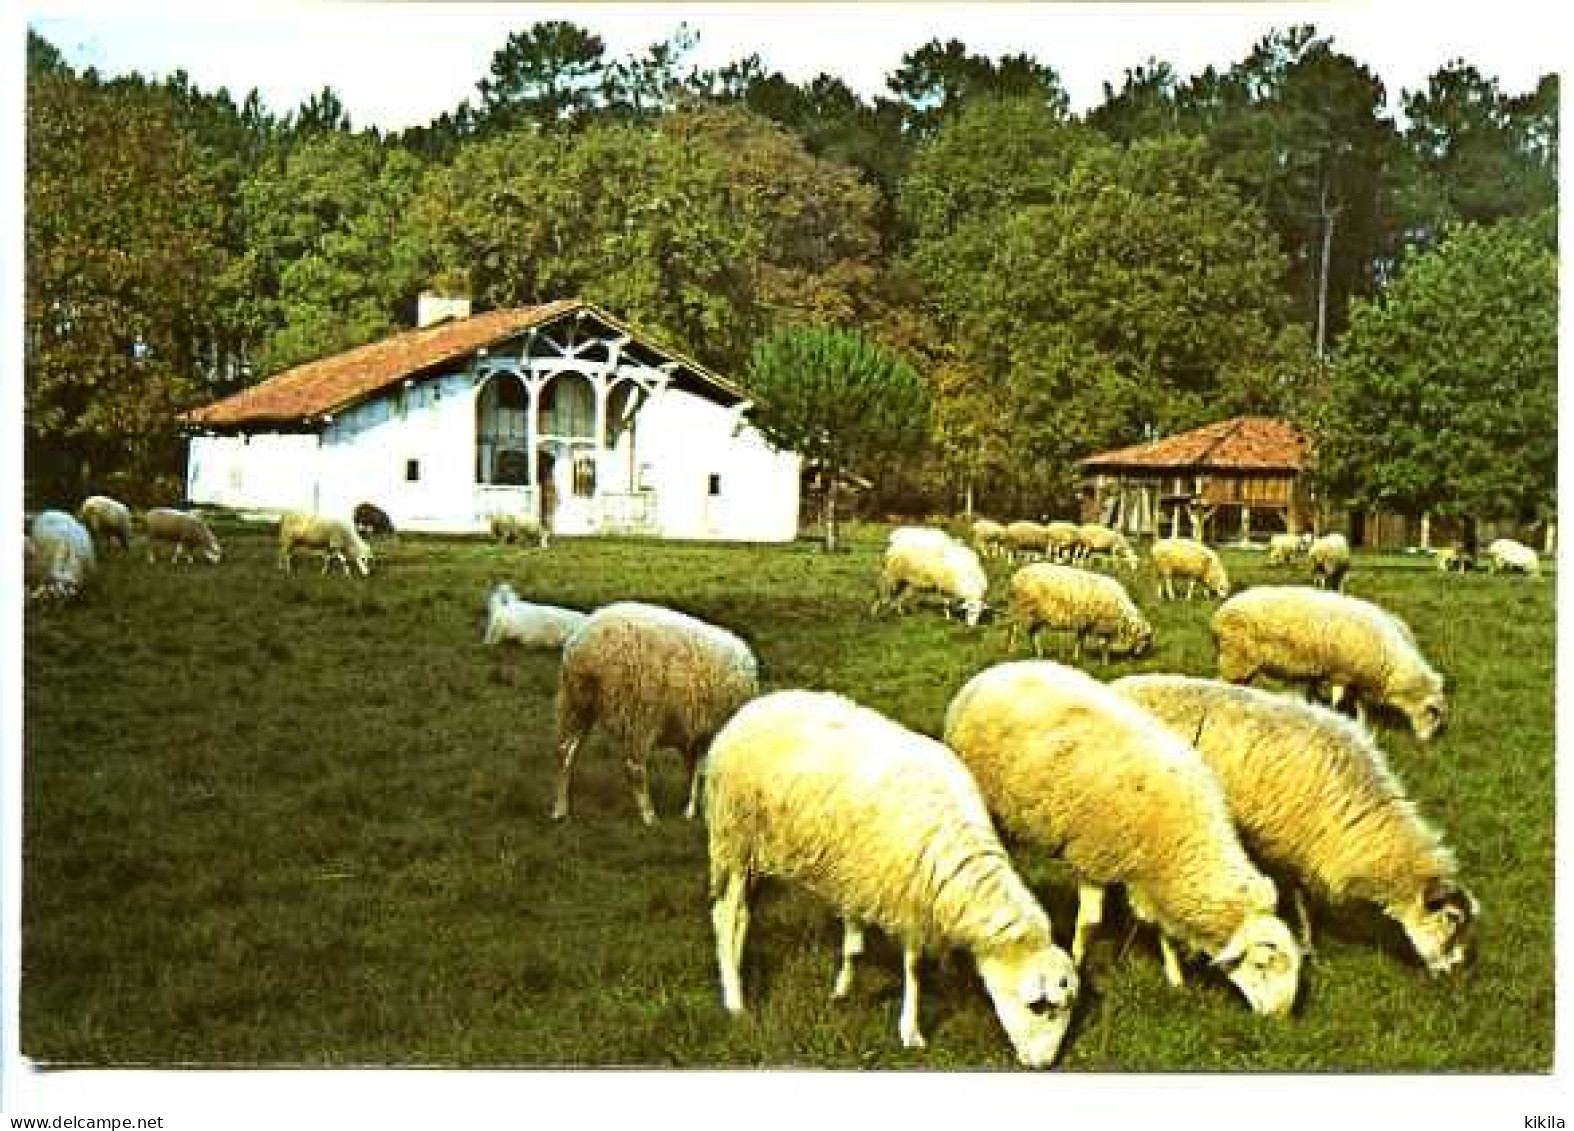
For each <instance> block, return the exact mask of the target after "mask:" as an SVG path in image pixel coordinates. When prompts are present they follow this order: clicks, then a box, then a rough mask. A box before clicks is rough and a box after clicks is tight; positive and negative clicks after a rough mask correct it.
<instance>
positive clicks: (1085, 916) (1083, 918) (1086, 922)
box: [1071, 884, 1104, 968]
mask: <svg viewBox="0 0 1574 1131" xmlns="http://www.w3.org/2000/svg"><path fill="white" fill-rule="evenodd" d="M1103 921H1104V888H1103V887H1102V886H1101V885H1099V884H1078V885H1077V926H1076V930H1075V931H1074V932H1073V934H1072V937H1071V962H1072V964H1073V965H1074V966H1077V967H1078V968H1080V967H1081V966H1082V958H1083V956H1084V955H1085V954H1087V952H1088V939H1089V938H1090V937H1092V935H1093V929H1094V928H1095V927H1097V926H1098V925H1099V924H1100V923H1102V922H1103Z"/></svg>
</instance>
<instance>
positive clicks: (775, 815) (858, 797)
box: [705, 691, 1077, 1068]
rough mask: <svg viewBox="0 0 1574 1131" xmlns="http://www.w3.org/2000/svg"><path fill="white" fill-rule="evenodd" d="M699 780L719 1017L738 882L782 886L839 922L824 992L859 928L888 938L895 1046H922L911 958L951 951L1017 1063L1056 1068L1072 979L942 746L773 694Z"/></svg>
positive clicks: (718, 744)
mask: <svg viewBox="0 0 1574 1131" xmlns="http://www.w3.org/2000/svg"><path fill="white" fill-rule="evenodd" d="M706 774H707V779H708V782H707V793H706V799H705V816H706V823H707V825H708V827H709V840H710V890H711V898H712V900H713V903H712V907H711V921H712V925H713V926H714V928H715V932H716V957H717V961H718V964H719V965H720V967H721V984H722V1001H723V1003H724V1004H725V1006H726V1008H727V1009H728V1011H729V1012H731V1013H734V1014H738V1013H741V1012H742V1011H743V982H742V973H741V967H742V961H743V945H744V939H745V936H746V934H747V932H748V926H749V905H748V895H749V888H750V885H751V884H752V883H753V882H754V881H755V880H757V879H760V878H763V877H780V878H782V879H787V880H791V881H795V882H796V883H798V884H801V885H802V886H803V887H804V888H806V889H807V890H808V891H809V892H811V893H812V894H814V895H815V896H817V897H818V898H820V899H823V900H824V901H826V902H827V903H829V904H830V905H831V906H832V907H834V908H835V909H836V912H837V914H838V915H839V916H840V917H841V919H842V921H843V949H842V963H841V968H840V970H839V972H838V974H837V977H836V982H835V986H834V989H833V990H832V996H833V997H834V998H844V997H846V996H847V995H848V993H849V991H850V990H851V989H852V980H853V960H854V958H856V957H857V956H858V955H859V954H861V953H862V951H863V929H864V927H865V926H866V925H873V926H875V927H878V928H880V929H881V930H882V931H885V932H886V933H888V934H890V935H891V936H892V937H893V938H894V939H896V940H897V941H898V942H899V943H900V944H901V946H902V951H903V964H902V965H903V990H902V1011H901V1018H900V1022H899V1025H898V1032H899V1034H900V1036H901V1039H902V1043H903V1045H905V1046H907V1047H908V1048H922V1047H923V1046H924V1038H923V1034H922V1032H921V1030H920V1028H919V1021H918V959H919V956H920V955H921V954H922V953H923V952H924V951H925V950H929V949H941V950H943V949H946V948H951V947H962V948H965V949H967V950H968V951H970V952H971V954H972V956H973V960H974V962H975V963H976V964H977V967H978V972H979V975H980V976H981V977H982V979H983V982H984V985H985V987H986V989H987V990H988V991H989V996H990V998H991V999H992V1000H993V1002H994V1006H995V1013H996V1015H997V1016H998V1017H999V1018H1000V1023H1001V1025H1002V1026H1003V1027H1004V1028H1005V1030H1006V1033H1007V1035H1008V1036H1009V1037H1010V1039H1011V1043H1012V1046H1013V1047H1014V1048H1015V1050H1016V1055H1017V1058H1018V1060H1019V1061H1020V1062H1021V1063H1023V1064H1025V1065H1027V1066H1029V1067H1033V1068H1041V1067H1047V1066H1048V1065H1049V1064H1050V1063H1052V1062H1053V1061H1054V1059H1055V1056H1056V1054H1057V1052H1058V1051H1059V1049H1060V1045H1061V1041H1062V1040H1063V1039H1064V1037H1065V1034H1066V1029H1067V1027H1068V1025H1069V1023H1070V1020H1071V1011H1072V1003H1073V1001H1074V1000H1075V997H1076V992H1077V975H1076V970H1075V967H1074V966H1073V964H1072V962H1071V959H1070V958H1068V957H1067V955H1066V953H1065V952H1064V951H1062V950H1061V949H1059V948H1058V947H1056V946H1055V945H1054V941H1053V939H1052V938H1051V935H1050V923H1049V918H1048V916H1047V915H1045V913H1044V911H1043V909H1042V907H1040V906H1039V903H1038V901H1037V900H1036V899H1034V897H1033V894H1032V892H1030V891H1029V890H1028V888H1027V886H1026V885H1025V884H1024V883H1023V882H1022V880H1021V879H1020V878H1019V877H1018V875H1017V873H1016V872H1015V870H1014V869H1013V868H1012V866H1011V861H1010V859H1009V857H1008V856H1007V855H1006V852H1005V849H1004V848H1002V847H1001V844H1000V840H999V838H998V837H997V836H996V834H995V830H994V827H993V825H992V824H991V823H990V820H989V813H988V811H987V810H986V809H985V807H984V802H983V799H982V798H981V797H980V796H979V793H978V788H977V787H976V786H975V785H974V784H973V781H972V778H971V777H969V775H968V772H967V770H966V769H965V768H963V766H962V765H961V763H960V762H958V761H957V759H956V756H955V755H954V754H952V753H951V751H949V750H947V749H946V748H945V747H944V746H942V745H941V744H940V743H938V742H936V741H934V740H933V739H931V738H926V737H924V736H923V735H920V734H915V733H914V732H913V731H910V730H907V729H906V728H904V727H901V726H898V725H897V724H896V723H894V722H892V721H890V720H889V719H887V718H885V717H884V716H882V715H879V714H877V713H876V712H874V711H871V710H868V709H866V708H863V707H860V706H858V705H856V704H855V703H853V702H851V701H850V700H847V699H844V698H842V697H841V696H839V695H833V694H830V693H827V692H809V691H779V692H776V693H774V694H771V695H767V696H764V697H763V698H760V699H757V700H755V701H754V702H752V703H750V704H748V705H747V706H745V707H744V708H743V709H742V710H740V711H739V712H738V713H737V715H735V716H734V717H733V719H732V720H731V721H730V722H729V723H728V724H727V725H726V726H725V727H724V728H722V731H721V733H720V734H718V735H717V736H716V741H715V743H714V744H713V745H712V747H711V752H710V756H709V759H708V768H707V771H706Z"/></svg>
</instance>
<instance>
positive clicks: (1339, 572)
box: [1306, 534, 1350, 590]
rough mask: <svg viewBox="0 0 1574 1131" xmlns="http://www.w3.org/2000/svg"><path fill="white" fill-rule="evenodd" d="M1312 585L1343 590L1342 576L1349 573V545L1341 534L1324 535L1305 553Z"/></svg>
mask: <svg viewBox="0 0 1574 1131" xmlns="http://www.w3.org/2000/svg"><path fill="white" fill-rule="evenodd" d="M1306 561H1307V564H1309V565H1310V566H1311V567H1312V581H1313V583H1314V584H1316V585H1318V586H1320V587H1323V588H1329V589H1337V590H1343V589H1344V575H1345V574H1346V573H1348V572H1349V571H1350V543H1349V542H1347V541H1346V540H1345V536H1344V535H1343V534H1324V535H1323V536H1322V537H1321V538H1319V539H1317V540H1316V541H1315V542H1313V543H1312V544H1311V546H1310V547H1309V548H1308V549H1307V551H1306Z"/></svg>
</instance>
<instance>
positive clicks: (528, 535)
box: [487, 514, 552, 549]
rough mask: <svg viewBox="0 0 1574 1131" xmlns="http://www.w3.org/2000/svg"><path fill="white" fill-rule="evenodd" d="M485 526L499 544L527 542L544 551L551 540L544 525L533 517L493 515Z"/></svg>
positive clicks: (549, 533) (549, 532)
mask: <svg viewBox="0 0 1574 1131" xmlns="http://www.w3.org/2000/svg"><path fill="white" fill-rule="evenodd" d="M487 526H488V528H489V529H490V530H491V532H492V537H493V538H496V539H497V540H498V541H499V542H506V543H509V544H512V543H514V542H524V541H527V540H528V541H532V542H534V543H535V544H536V545H537V546H540V547H541V548H543V549H545V548H546V546H547V544H548V543H549V542H551V540H552V537H551V531H549V530H548V529H547V525H546V523H544V522H542V521H541V520H540V519H539V518H537V517H536V516H535V515H524V514H494V515H492V516H491V517H490V518H489V519H488V520H487Z"/></svg>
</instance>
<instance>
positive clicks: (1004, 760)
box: [945, 660, 1301, 1016]
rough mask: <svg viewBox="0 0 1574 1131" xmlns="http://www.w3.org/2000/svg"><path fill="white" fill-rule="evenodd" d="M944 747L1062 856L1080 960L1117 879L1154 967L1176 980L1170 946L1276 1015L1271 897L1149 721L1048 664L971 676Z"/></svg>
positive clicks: (1025, 833)
mask: <svg viewBox="0 0 1574 1131" xmlns="http://www.w3.org/2000/svg"><path fill="white" fill-rule="evenodd" d="M945 741H946V744H947V745H949V746H950V747H951V748H952V749H953V750H955V751H956V752H957V754H958V755H960V756H961V759H962V761H963V762H964V763H966V764H967V767H968V769H970V770H971V771H972V772H973V777H974V779H975V780H976V781H977V782H978V787H979V790H980V791H981V792H982V793H983V795H984V800H985V802H987V803H988V805H989V808H990V811H991V812H992V813H994V814H995V816H996V818H997V819H998V820H999V821H1000V826H1001V828H1002V830H1003V831H1004V832H1006V833H1008V834H1011V835H1014V836H1017V837H1021V838H1022V839H1023V840H1024V841H1026V842H1028V843H1031V844H1034V845H1036V846H1038V847H1040V848H1044V849H1047V850H1048V851H1050V852H1053V853H1055V854H1057V855H1060V856H1063V857H1064V858H1065V860H1066V862H1067V863H1068V864H1069V865H1070V866H1071V868H1072V870H1073V871H1074V872H1075V873H1076V875H1077V881H1078V896H1077V926H1076V933H1075V935H1074V936H1073V945H1072V950H1071V957H1072V960H1073V961H1075V962H1077V963H1079V964H1080V962H1081V960H1082V956H1083V954H1084V952H1085V950H1086V947H1087V941H1088V938H1089V936H1090V934H1091V932H1092V930H1093V928H1094V927H1095V926H1097V925H1098V923H1099V922H1100V921H1101V919H1102V918H1103V902H1104V889H1105V888H1106V887H1108V886H1110V885H1112V884H1123V885H1124V886H1125V888H1126V893H1127V898H1128V901H1129V903H1130V905H1131V909H1132V912H1133V913H1134V914H1135V915H1136V916H1137V918H1138V919H1140V920H1142V921H1144V922H1148V923H1152V924H1154V925H1155V926H1156V927H1158V929H1159V932H1160V934H1159V944H1160V950H1161V951H1162V952H1163V956H1164V973H1165V976H1166V978H1168V980H1169V982H1170V984H1171V985H1174V986H1179V985H1181V984H1182V982H1183V980H1184V979H1183V976H1182V973H1181V967H1180V962H1179V959H1178V956H1177V955H1176V953H1175V948H1174V943H1176V942H1178V943H1180V944H1181V946H1182V947H1184V948H1187V949H1190V950H1200V951H1202V952H1203V953H1205V954H1207V955H1210V956H1211V957H1212V959H1213V963H1214V965H1215V966H1217V967H1219V968H1220V969H1222V970H1223V971H1224V972H1225V974H1226V976H1227V977H1228V978H1229V979H1230V980H1231V981H1232V982H1234V983H1235V985H1236V986H1237V987H1238V988H1239V989H1240V991H1241V992H1242V993H1243V994H1245V995H1246V1000H1247V1001H1249V1002H1250V1003H1251V1006H1252V1008H1253V1009H1254V1010H1256V1011H1258V1012H1260V1013H1266V1014H1270V1015H1272V1016H1283V1015H1284V1014H1286V1013H1288V1012H1289V1010H1290V1007H1291V1006H1292V1005H1293V1004H1294V1002H1295V992H1296V984H1297V981H1298V979H1299V977H1300V969H1301V948H1300V947H1299V946H1297V945H1296V942H1295V938H1294V936H1293V935H1292V934H1291V933H1290V929H1289V928H1288V927H1286V926H1285V924H1284V923H1283V921H1281V920H1280V919H1279V918H1278V917H1277V916H1276V915H1275V914H1274V907H1275V905H1276V903H1277V902H1278V892H1277V889H1276V888H1275V887H1274V883H1273V881H1272V880H1270V879H1269V878H1268V877H1266V876H1264V875H1263V874H1262V873H1261V872H1259V871H1258V870H1257V868H1256V866H1255V865H1254V864H1253V863H1252V862H1251V860H1250V859H1249V858H1248V857H1247V855H1246V850H1245V849H1244V848H1242V847H1241V842H1240V840H1239V838H1238V837H1237V835H1236V832H1235V827H1234V825H1232V824H1231V823H1230V814H1229V809H1228V808H1227V805H1226V802H1225V798H1224V793H1223V790H1222V789H1221V788H1220V786H1219V782H1218V779H1217V778H1216V777H1215V776H1214V775H1213V773H1212V771H1210V770H1209V769H1208V767H1207V766H1206V765H1205V764H1204V763H1203V761H1202V758H1201V756H1200V755H1199V754H1198V753H1197V752H1196V751H1195V750H1193V749H1192V748H1191V747H1190V746H1188V745H1186V743H1185V742H1184V741H1183V740H1182V739H1179V738H1176V737H1175V736H1174V735H1173V734H1171V733H1170V732H1169V731H1168V730H1166V729H1165V728H1164V727H1163V726H1162V725H1161V724H1160V723H1159V721H1158V720H1157V719H1155V718H1153V717H1152V716H1151V715H1149V714H1148V713H1147V712H1145V711H1143V710H1142V709H1141V708H1139V707H1136V706H1134V705H1133V704H1131V703H1129V702H1127V701H1126V700H1125V699H1123V698H1121V697H1120V696H1119V695H1116V694H1115V693H1114V692H1113V691H1111V690H1110V689H1109V688H1108V687H1105V686H1104V685H1103V684H1102V683H1099V682H1098V681H1097V680H1095V679H1093V678H1092V677H1091V676H1088V675H1085V674H1084V673H1082V672H1080V671H1078V670H1077V669H1076V668H1070V667H1066V666H1064V665H1062V664H1055V663H1051V662H1049V661H1047V660H1024V661H1018V662H1015V663H1007V664H1000V665H997V666H995V667H993V668H988V669H986V670H985V671H983V672H981V673H980V674H978V675H976V676H974V677H973V678H972V679H971V680H970V681H969V682H968V683H967V684H966V686H964V687H963V688H962V690H961V691H960V692H958V694H957V696H956V698H955V699H953V700H952V701H951V705H950V707H949V708H948V709H947V711H946V718H945Z"/></svg>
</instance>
